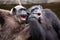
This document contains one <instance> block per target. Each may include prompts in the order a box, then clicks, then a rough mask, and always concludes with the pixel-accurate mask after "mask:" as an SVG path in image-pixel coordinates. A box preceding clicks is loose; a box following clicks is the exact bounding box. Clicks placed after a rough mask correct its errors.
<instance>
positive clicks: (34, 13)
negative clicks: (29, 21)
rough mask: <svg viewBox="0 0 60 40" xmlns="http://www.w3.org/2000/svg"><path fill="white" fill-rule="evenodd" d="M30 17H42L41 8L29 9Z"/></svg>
mask: <svg viewBox="0 0 60 40" xmlns="http://www.w3.org/2000/svg"><path fill="white" fill-rule="evenodd" d="M30 9H31V10H30V16H31V17H35V18H37V19H39V18H40V17H41V16H42V8H41V7H40V6H33V7H31V8H30Z"/></svg>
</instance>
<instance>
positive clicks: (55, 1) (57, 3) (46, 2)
mask: <svg viewBox="0 0 60 40" xmlns="http://www.w3.org/2000/svg"><path fill="white" fill-rule="evenodd" d="M21 3H22V5H23V6H25V7H26V8H29V7H31V6H33V5H42V6H43V8H49V9H51V10H52V11H53V12H55V13H56V14H57V16H58V17H59V18H60V0H21ZM18 4H19V3H18V0H0V9H7V10H10V9H11V8H13V7H14V6H16V5H18Z"/></svg>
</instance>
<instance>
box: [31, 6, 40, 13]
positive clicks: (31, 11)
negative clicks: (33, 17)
mask: <svg viewBox="0 0 60 40" xmlns="http://www.w3.org/2000/svg"><path fill="white" fill-rule="evenodd" d="M36 9H39V8H38V7H36V8H34V9H32V10H31V12H33V11H34V10H36Z"/></svg>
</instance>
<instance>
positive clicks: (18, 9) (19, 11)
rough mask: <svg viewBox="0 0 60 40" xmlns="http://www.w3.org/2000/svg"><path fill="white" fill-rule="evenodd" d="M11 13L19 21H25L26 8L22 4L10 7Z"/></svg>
mask: <svg viewBox="0 0 60 40" xmlns="http://www.w3.org/2000/svg"><path fill="white" fill-rule="evenodd" d="M11 13H12V15H15V16H16V18H17V19H18V20H19V22H25V21H26V18H27V12H26V8H25V7H23V6H22V5H18V6H15V7H14V8H12V9H11Z"/></svg>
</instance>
